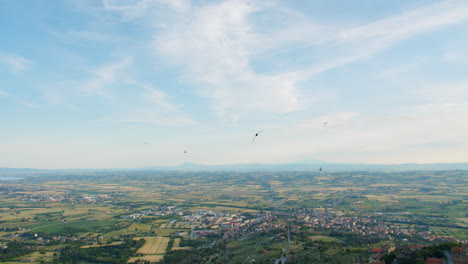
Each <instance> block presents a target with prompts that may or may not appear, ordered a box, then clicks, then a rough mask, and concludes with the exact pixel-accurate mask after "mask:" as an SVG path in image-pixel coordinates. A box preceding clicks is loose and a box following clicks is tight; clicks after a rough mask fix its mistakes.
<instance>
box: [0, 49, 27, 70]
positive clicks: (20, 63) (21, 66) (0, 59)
mask: <svg viewBox="0 0 468 264" xmlns="http://www.w3.org/2000/svg"><path fill="white" fill-rule="evenodd" d="M0 63H1V64H4V65H6V66H7V67H8V70H9V71H10V72H12V73H20V72H23V71H25V70H26V69H28V68H29V67H30V66H31V65H32V64H33V63H32V61H31V60H29V59H26V58H23V57H20V56H16V55H13V54H7V53H2V52H0Z"/></svg>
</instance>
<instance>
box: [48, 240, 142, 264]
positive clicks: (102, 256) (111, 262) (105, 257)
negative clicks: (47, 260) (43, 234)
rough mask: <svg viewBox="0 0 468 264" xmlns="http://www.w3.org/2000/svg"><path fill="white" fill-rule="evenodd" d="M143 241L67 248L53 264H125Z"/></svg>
mask: <svg viewBox="0 0 468 264" xmlns="http://www.w3.org/2000/svg"><path fill="white" fill-rule="evenodd" d="M144 243H145V241H144V239H140V240H138V241H134V240H132V239H126V240H125V241H124V243H123V244H122V245H114V246H103V247H90V248H80V246H79V245H76V246H67V247H65V248H63V249H62V250H61V251H60V255H59V257H58V258H56V259H54V261H53V262H52V263H54V264H79V263H96V264H103V263H106V264H125V263H127V261H128V260H129V258H130V257H131V256H132V255H134V252H135V249H136V248H139V247H141V246H143V244H144Z"/></svg>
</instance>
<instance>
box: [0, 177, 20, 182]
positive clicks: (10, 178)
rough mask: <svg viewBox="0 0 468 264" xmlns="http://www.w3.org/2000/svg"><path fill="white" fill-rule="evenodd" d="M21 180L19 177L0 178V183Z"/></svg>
mask: <svg viewBox="0 0 468 264" xmlns="http://www.w3.org/2000/svg"><path fill="white" fill-rule="evenodd" d="M21 179H23V178H20V177H4V176H0V181H14V180H21Z"/></svg>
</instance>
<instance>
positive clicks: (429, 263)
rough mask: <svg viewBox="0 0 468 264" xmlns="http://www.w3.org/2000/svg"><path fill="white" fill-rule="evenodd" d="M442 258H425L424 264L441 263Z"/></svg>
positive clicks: (442, 261)
mask: <svg viewBox="0 0 468 264" xmlns="http://www.w3.org/2000/svg"><path fill="white" fill-rule="evenodd" d="M443 263H444V260H443V259H440V258H427V259H426V261H425V262H424V264H443Z"/></svg>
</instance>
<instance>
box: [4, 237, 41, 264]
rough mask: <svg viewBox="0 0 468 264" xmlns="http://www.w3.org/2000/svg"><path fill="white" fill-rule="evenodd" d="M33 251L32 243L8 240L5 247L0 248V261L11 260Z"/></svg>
mask: <svg viewBox="0 0 468 264" xmlns="http://www.w3.org/2000/svg"><path fill="white" fill-rule="evenodd" d="M33 251H34V250H33V245H32V244H30V243H25V242H19V241H10V242H8V243H7V244H6V247H2V248H0V261H1V262H3V261H8V260H12V259H14V258H16V257H19V256H23V255H26V254H29V253H31V252H33Z"/></svg>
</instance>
